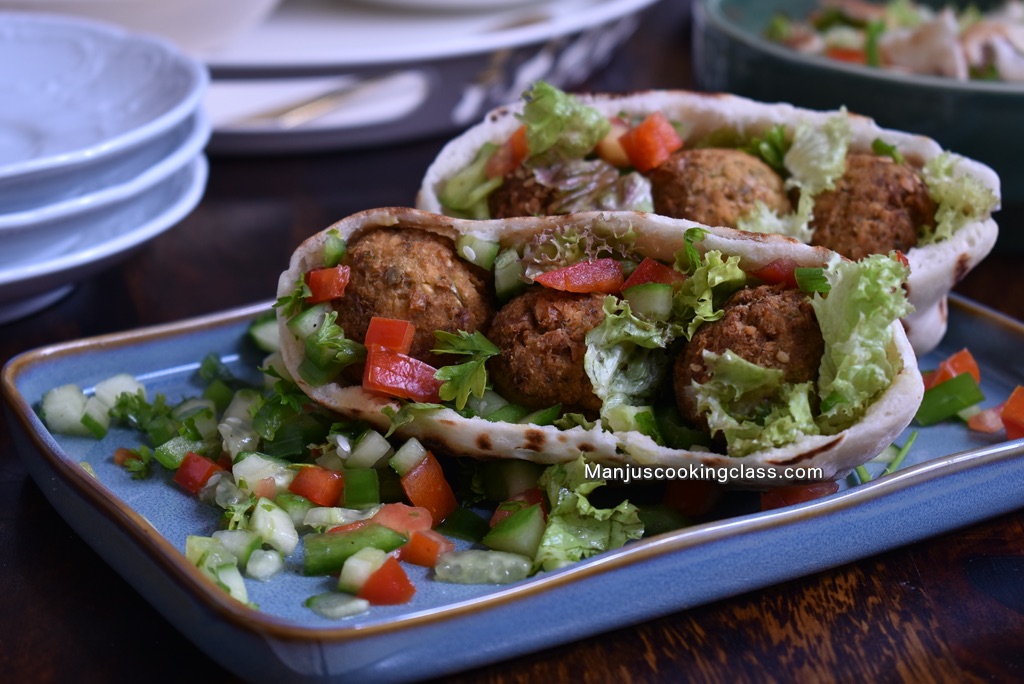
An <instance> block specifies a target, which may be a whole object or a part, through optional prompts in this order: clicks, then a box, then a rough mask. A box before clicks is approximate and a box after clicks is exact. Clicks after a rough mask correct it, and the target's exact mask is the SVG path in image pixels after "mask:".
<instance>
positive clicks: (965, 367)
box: [924, 349, 981, 390]
mask: <svg viewBox="0 0 1024 684" xmlns="http://www.w3.org/2000/svg"><path fill="white" fill-rule="evenodd" d="M963 373H970V374H971V377H973V378H974V381H975V382H977V383H979V384H980V383H981V370H980V369H979V368H978V362H977V361H975V360H974V356H972V355H971V352H969V351H968V350H967V349H961V350H960V351H958V352H956V353H955V354H952V355H951V356H950V357H949V358H947V359H945V360H943V361H942V363H940V364H939V367H938V368H937V369H935V371H934V372H932V373H928V374H927V376H926V377H925V378H924V388H925V389H926V390H927V389H931V388H932V387H935V386H936V385H938V384H940V383H943V382H946V381H947V380H952V379H953V378H955V377H956V376H958V375H961V374H963Z"/></svg>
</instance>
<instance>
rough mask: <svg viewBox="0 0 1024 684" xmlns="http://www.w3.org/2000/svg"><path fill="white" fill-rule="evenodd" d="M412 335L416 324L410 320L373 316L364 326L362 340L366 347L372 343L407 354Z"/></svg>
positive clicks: (410, 346) (414, 333)
mask: <svg viewBox="0 0 1024 684" xmlns="http://www.w3.org/2000/svg"><path fill="white" fill-rule="evenodd" d="M414 335H416V326H415V325H413V324H412V323H411V322H410V321H403V320H402V319H400V318H382V317H380V316H374V317H373V318H371V319H370V325H369V326H368V327H367V328H366V338H365V339H364V340H363V344H365V345H366V346H367V347H369V346H371V345H374V346H378V347H384V348H385V349H389V350H391V351H393V352H398V353H400V354H408V353H409V350H410V349H411V348H412V338H413V336H414Z"/></svg>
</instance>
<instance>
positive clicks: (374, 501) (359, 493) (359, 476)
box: [343, 468, 381, 508]
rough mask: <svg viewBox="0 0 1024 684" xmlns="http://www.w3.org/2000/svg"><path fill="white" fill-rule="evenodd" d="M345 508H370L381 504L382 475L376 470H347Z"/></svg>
mask: <svg viewBox="0 0 1024 684" xmlns="http://www.w3.org/2000/svg"><path fill="white" fill-rule="evenodd" d="M343 472H344V473H345V493H344V497H345V507H346V508H369V507H371V506H376V505H378V504H380V502H381V498H380V473H379V472H378V471H377V469H376V468H346V469H345V470H344V471H343Z"/></svg>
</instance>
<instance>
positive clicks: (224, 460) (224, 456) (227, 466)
mask: <svg viewBox="0 0 1024 684" xmlns="http://www.w3.org/2000/svg"><path fill="white" fill-rule="evenodd" d="M217 465H219V466H220V467H221V468H223V469H224V470H231V466H232V465H233V463H232V461H231V454H229V453H228V452H226V451H222V452H220V456H218V457H217Z"/></svg>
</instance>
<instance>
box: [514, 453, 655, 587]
mask: <svg viewBox="0 0 1024 684" xmlns="http://www.w3.org/2000/svg"><path fill="white" fill-rule="evenodd" d="M585 464H586V461H585V460H584V459H583V457H582V456H581V457H580V458H579V459H577V460H576V461H570V462H569V463H560V464H557V465H553V466H550V467H549V468H548V469H547V470H545V471H544V473H543V474H541V477H540V481H539V484H540V486H541V487H543V488H544V489H545V491H546V492H547V495H548V501H549V502H550V503H551V511H550V512H549V513H548V522H547V527H546V528H545V530H544V536H543V537H542V538H541V542H540V547H539V548H538V549H537V555H536V557H535V559H534V566H535V567H538V568H543V569H544V570H554V569H556V568H559V567H562V566H563V565H568V564H570V563H574V562H576V561H579V560H582V559H583V558H588V557H590V556H593V555H594V554H596V553H601V552H602V551H608V550H611V549H617V548H619V547H621V546H623V545H624V544H625V543H626V542H628V541H630V540H631V539H640V537H642V536H643V533H644V526H643V523H642V522H641V521H640V515H639V513H638V511H637V508H636V506H634V505H633V504H631V503H629V502H628V501H623V502H621V503H619V504H618V505H617V506H616V507H615V508H597V507H596V506H594V505H593V504H592V503H591V502H590V499H589V498H588V497H589V495H590V493H591V492H593V491H594V490H595V489H597V488H598V487H600V486H602V485H604V484H605V481H604V480H588V479H587V473H586V465H585Z"/></svg>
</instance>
